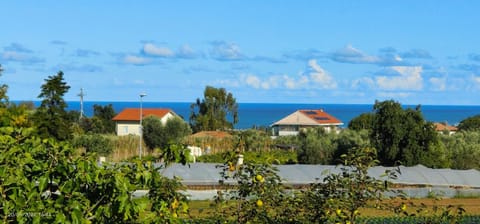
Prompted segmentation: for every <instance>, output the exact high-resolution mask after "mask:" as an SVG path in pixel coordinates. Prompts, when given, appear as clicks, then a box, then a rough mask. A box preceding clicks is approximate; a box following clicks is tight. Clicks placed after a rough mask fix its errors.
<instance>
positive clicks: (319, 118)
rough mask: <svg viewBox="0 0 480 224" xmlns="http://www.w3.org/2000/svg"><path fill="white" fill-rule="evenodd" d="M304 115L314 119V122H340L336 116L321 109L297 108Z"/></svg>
mask: <svg viewBox="0 0 480 224" xmlns="http://www.w3.org/2000/svg"><path fill="white" fill-rule="evenodd" d="M299 111H300V112H301V113H303V114H304V115H305V116H307V117H309V118H310V119H312V120H314V121H315V122H316V123H319V124H339V123H342V122H341V121H340V120H338V119H337V118H335V117H333V116H332V115H330V114H327V113H326V112H325V111H323V110H299Z"/></svg>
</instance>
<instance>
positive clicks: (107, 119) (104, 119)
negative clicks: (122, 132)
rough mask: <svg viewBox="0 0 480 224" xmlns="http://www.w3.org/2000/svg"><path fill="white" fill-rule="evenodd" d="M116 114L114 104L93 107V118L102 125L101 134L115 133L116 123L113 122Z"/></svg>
mask: <svg viewBox="0 0 480 224" xmlns="http://www.w3.org/2000/svg"><path fill="white" fill-rule="evenodd" d="M115 115H116V113H115V110H114V109H113V106H112V104H108V105H105V106H101V105H97V104H95V105H93V117H94V118H97V119H98V120H99V121H100V123H101V130H100V133H115V122H114V121H113V120H112V119H113V117H115Z"/></svg>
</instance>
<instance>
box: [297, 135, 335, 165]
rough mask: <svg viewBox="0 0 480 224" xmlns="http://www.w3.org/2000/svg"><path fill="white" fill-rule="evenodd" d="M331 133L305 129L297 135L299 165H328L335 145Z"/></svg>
mask: <svg viewBox="0 0 480 224" xmlns="http://www.w3.org/2000/svg"><path fill="white" fill-rule="evenodd" d="M333 135H334V134H333V133H326V132H325V130H324V129H323V128H313V129H307V130H305V131H302V132H300V134H299V135H298V138H299V141H300V147H299V148H298V150H297V158H298V162H299V163H304V164H330V163H331V162H332V159H333V154H334V150H335V145H334V142H333Z"/></svg>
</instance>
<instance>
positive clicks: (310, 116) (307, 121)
mask: <svg viewBox="0 0 480 224" xmlns="http://www.w3.org/2000/svg"><path fill="white" fill-rule="evenodd" d="M341 125H343V123H342V122H341V121H340V120H338V119H337V118H335V117H333V116H332V115H330V114H328V113H326V112H325V111H323V110H297V111H295V112H293V113H292V114H290V115H288V116H286V117H284V118H282V119H281V120H279V121H277V122H275V123H273V124H272V125H271V126H272V130H273V133H272V134H273V135H274V136H286V135H297V134H298V133H299V132H300V131H301V130H302V129H306V128H312V127H323V128H324V129H325V131H326V132H332V131H337V130H338V128H339V127H340V126H341Z"/></svg>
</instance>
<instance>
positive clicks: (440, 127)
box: [434, 123, 458, 131]
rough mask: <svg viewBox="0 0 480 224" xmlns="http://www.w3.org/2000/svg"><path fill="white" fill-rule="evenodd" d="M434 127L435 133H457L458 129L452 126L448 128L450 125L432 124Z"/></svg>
mask: <svg viewBox="0 0 480 224" xmlns="http://www.w3.org/2000/svg"><path fill="white" fill-rule="evenodd" d="M434 125H435V130H436V131H445V130H447V131H458V128H457V127H454V126H450V125H448V124H447V125H445V124H442V123H434Z"/></svg>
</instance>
